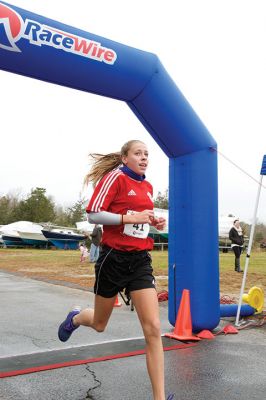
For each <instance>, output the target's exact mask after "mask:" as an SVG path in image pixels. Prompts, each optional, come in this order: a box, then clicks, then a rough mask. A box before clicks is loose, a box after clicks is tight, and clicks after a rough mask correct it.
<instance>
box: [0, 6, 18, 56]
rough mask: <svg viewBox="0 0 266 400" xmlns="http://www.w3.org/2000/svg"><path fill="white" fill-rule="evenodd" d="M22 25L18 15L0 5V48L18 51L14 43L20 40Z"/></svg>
mask: <svg viewBox="0 0 266 400" xmlns="http://www.w3.org/2000/svg"><path fill="white" fill-rule="evenodd" d="M23 25H24V22H23V20H22V18H21V16H20V15H19V14H17V13H16V12H15V11H14V10H12V9H11V8H9V7H7V6H5V5H3V4H1V3H0V48H2V49H5V50H10V51H20V50H19V48H18V47H17V45H16V42H17V41H18V40H19V39H20V38H21V33H22V27H23Z"/></svg>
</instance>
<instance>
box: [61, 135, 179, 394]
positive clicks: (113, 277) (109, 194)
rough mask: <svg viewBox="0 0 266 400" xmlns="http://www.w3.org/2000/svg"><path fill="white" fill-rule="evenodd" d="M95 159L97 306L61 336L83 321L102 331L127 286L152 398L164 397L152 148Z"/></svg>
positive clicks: (73, 315) (133, 147) (160, 224)
mask: <svg viewBox="0 0 266 400" xmlns="http://www.w3.org/2000/svg"><path fill="white" fill-rule="evenodd" d="M92 157H93V158H94V160H95V162H94V164H93V166H92V169H91V171H90V173H89V174H88V176H87V182H93V183H94V185H96V183H98V184H97V186H96V187H95V190H94V193H93V195H92V198H91V200H90V202H89V205H88V207H87V212H88V213H89V221H90V222H91V223H97V224H102V225H103V237H102V245H101V249H100V256H99V258H98V260H97V262H96V265H95V274H96V277H95V285H94V293H95V303H94V309H89V308H87V309H84V310H82V311H80V310H78V309H76V310H72V311H71V312H70V313H69V314H68V315H67V317H66V319H65V321H64V322H63V323H62V324H61V325H60V327H59V331H58V336H59V339H60V340H61V341H63V342H65V341H67V340H68V339H69V337H70V335H71V334H72V332H73V331H74V330H75V329H77V328H78V327H79V326H80V325H83V326H87V327H90V328H92V329H94V330H96V331H98V332H103V331H104V329H105V328H106V325H107V323H108V320H109V318H110V316H111V313H112V311H113V307H114V303H115V300H116V296H117V294H118V292H119V291H122V290H123V289H126V290H127V291H128V293H129V294H130V297H131V299H132V301H133V303H134V306H135V308H136V311H137V315H138V318H139V320H140V323H141V326H142V329H143V333H144V337H145V341H146V362H147V369H148V373H149V376H150V380H151V385H152V390H153V398H154V400H165V391H164V354H163V346H162V339H161V329H160V319H159V305H158V299H157V293H156V290H155V279H154V276H153V269H152V266H151V257H150V254H149V251H150V250H152V248H153V239H152V238H150V237H149V236H148V233H149V226H150V225H153V226H155V227H156V229H159V230H162V229H163V228H164V226H165V222H166V221H165V219H164V218H156V217H155V216H154V211H153V200H152V196H153V189H152V186H151V184H150V183H149V182H147V181H146V180H145V171H146V169H147V166H148V149H147V147H146V145H145V144H144V143H143V142H141V141H138V140H132V141H129V142H127V143H126V144H125V145H124V146H123V147H122V149H121V152H118V153H111V154H107V155H100V154H94V155H92ZM121 164H123V165H122V166H121ZM119 167H120V168H119ZM170 398H173V396H172V395H171V397H170Z"/></svg>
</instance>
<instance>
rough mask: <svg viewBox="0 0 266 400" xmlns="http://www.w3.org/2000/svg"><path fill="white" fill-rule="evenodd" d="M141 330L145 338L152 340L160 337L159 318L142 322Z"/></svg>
mask: <svg viewBox="0 0 266 400" xmlns="http://www.w3.org/2000/svg"><path fill="white" fill-rule="evenodd" d="M143 331H144V335H145V338H146V340H153V339H158V338H160V337H161V324H160V320H159V319H158V320H157V319H155V320H153V321H150V322H148V323H145V324H143Z"/></svg>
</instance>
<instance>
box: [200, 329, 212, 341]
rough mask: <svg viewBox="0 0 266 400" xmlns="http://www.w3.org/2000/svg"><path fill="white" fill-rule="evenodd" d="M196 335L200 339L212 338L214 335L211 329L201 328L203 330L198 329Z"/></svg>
mask: <svg viewBox="0 0 266 400" xmlns="http://www.w3.org/2000/svg"><path fill="white" fill-rule="evenodd" d="M197 337H199V338H201V339H214V338H215V336H214V334H213V333H212V332H211V331H208V330H207V329H203V331H200V332H199V333H197Z"/></svg>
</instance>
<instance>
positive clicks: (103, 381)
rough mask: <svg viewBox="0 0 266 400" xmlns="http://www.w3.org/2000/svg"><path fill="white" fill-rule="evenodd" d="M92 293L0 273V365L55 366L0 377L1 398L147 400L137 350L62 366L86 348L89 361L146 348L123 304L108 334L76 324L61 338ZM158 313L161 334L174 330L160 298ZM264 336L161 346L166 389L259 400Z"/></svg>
mask: <svg viewBox="0 0 266 400" xmlns="http://www.w3.org/2000/svg"><path fill="white" fill-rule="evenodd" d="M93 298H94V296H93V294H92V293H91V292H89V291H84V290H79V289H73V288H70V287H66V286H59V285H54V284H49V283H45V282H41V281H37V280H33V279H28V278H22V277H18V276H15V275H11V274H7V273H4V272H1V271H0V299H1V308H0V315H1V324H0V367H1V368H2V369H1V370H2V371H3V370H4V369H5V366H6V367H7V369H8V366H9V364H8V362H9V361H10V360H11V359H12V360H13V361H14V360H15V361H16V360H17V361H20V362H22V364H23V361H21V360H27V361H28V362H29V361H30V362H32V360H33V358H34V357H35V360H37V361H39V363H40V364H42V363H46V364H47V359H48V360H49V359H50V360H52V361H53V363H54V364H56V363H57V364H58V365H59V367H58V368H53V369H48V370H45V371H41V372H34V373H27V374H23V375H18V376H13V377H5V378H3V379H0V399H1V400H2V399H3V400H15V399H16V400H26V399H27V400H28V399H31V400H61V399H62V400H63V399H64V400H70V399H71V400H85V399H91V398H93V399H95V400H133V399H138V400H151V399H152V394H151V387H150V382H149V379H148V376H147V371H146V362H145V355H143V354H141V353H140V355H133V356H131V357H127V356H126V357H123V358H117V359H112V360H108V361H97V360H96V361H97V362H95V360H94V361H93V362H86V363H84V364H81V365H72V366H65V367H63V368H62V367H60V360H61V358H60V357H62V355H63V356H64V357H65V359H67V358H68V354H78V358H81V356H80V354H84V353H85V350H86V352H87V353H86V356H87V357H88V358H90V356H92V355H95V354H96V353H97V356H98V357H99V358H100V356H101V355H104V354H105V351H106V349H107V348H108V349H109V348H110V347H111V348H112V351H113V352H114V354H117V353H119V352H120V353H121V352H126V351H128V349H131V348H133V347H134V346H135V345H136V346H137V347H136V348H137V349H143V347H144V344H143V335H142V330H141V327H140V324H139V322H138V319H137V316H136V312H132V311H130V307H127V306H126V305H123V306H122V307H119V308H114V311H113V315H112V317H111V319H110V322H109V325H108V328H107V330H106V331H105V332H103V333H101V334H99V333H96V332H94V331H92V330H89V329H87V328H84V327H81V328H80V329H78V330H77V331H75V332H74V333H73V335H72V336H71V339H70V340H69V341H68V342H67V343H61V342H60V341H59V340H58V338H57V329H58V325H59V323H60V322H61V321H62V319H64V317H65V315H66V313H67V311H68V310H69V309H70V308H71V307H73V306H74V305H80V306H81V307H86V306H88V305H92V304H93ZM160 314H161V323H162V332H163V333H166V332H170V331H172V330H173V327H172V326H171V325H170V323H169V322H168V309H167V303H166V302H164V303H160ZM223 323H224V322H223V321H221V326H222V324H223ZM265 339H266V326H265V325H264V326H262V327H260V328H253V329H246V330H242V331H239V333H238V334H235V335H232V334H228V335H219V336H217V337H215V339H214V340H202V341H200V342H199V343H197V344H196V345H195V346H193V347H183V348H178V349H175V350H170V351H166V352H165V378H166V392H167V393H168V394H169V393H175V400H194V399H195V400H203V399H204V400H205V399H210V400H214V399H215V400H216V399H219V400H223V399H226V400H228V399H230V400H238V399H239V400H240V399H241V400H246V399H247V400H250V399H254V400H264V399H265V396H266V340H265ZM176 343H177V344H178V343H179V342H177V341H176ZM181 345H182V343H181ZM134 348H135V347H134ZM83 350H84V351H83ZM108 351H109V350H108ZM85 358H86V357H85ZM96 358H97V357H96ZM43 360H45V361H43ZM25 368H26V366H25ZM21 369H23V365H22V366H21Z"/></svg>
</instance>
